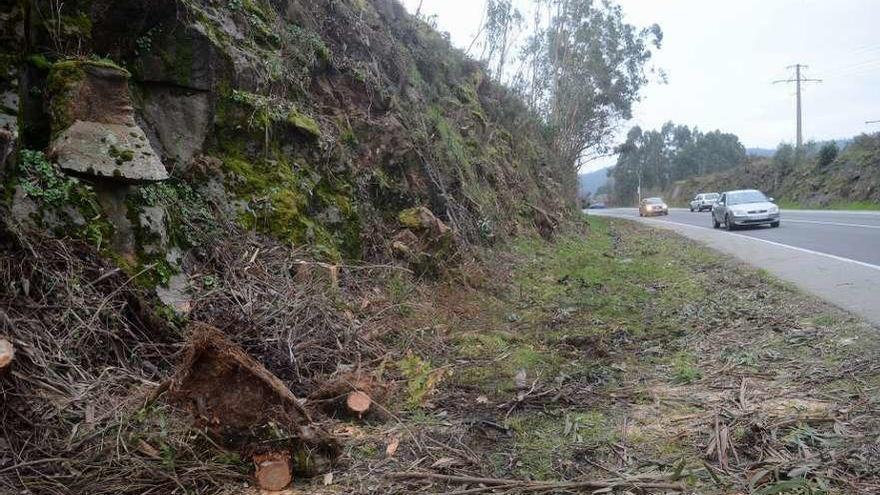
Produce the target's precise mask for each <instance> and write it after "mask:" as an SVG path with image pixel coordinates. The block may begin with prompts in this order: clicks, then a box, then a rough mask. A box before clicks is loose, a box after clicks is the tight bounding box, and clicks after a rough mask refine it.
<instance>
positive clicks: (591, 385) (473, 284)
mask: <svg viewBox="0 0 880 495" xmlns="http://www.w3.org/2000/svg"><path fill="white" fill-rule="evenodd" d="M499 253H501V254H499ZM453 279H454V280H453V281H447V282H444V283H439V284H436V285H431V286H428V285H415V284H412V283H411V282H409V281H405V280H401V281H400V282H399V284H398V285H399V287H396V288H394V287H395V286H394V284H392V289H393V290H391V292H392V293H397V294H398V296H399V303H398V304H396V305H394V306H393V308H394V310H393V311H391V312H389V313H387V314H386V316H385V317H383V318H382V319H380V320H379V321H377V322H376V324H375V325H374V326H375V327H380V328H382V329H383V330H382V331H381V332H380V334H381V337H379V338H381V340H382V341H383V342H384V343H385V344H387V345H388V346H389V348H393V349H397V350H398V351H399V352H400V354H401V355H403V356H405V357H404V358H403V359H402V360H401V361H400V362H398V363H396V365H395V366H396V367H397V369H398V370H400V373H401V375H402V378H401V379H400V380H399V383H398V384H397V385H398V391H399V393H398V394H397V395H396V396H395V399H392V400H393V401H394V402H393V403H390V404H385V407H387V408H388V409H389V411H393V412H392V413H391V418H392V419H389V420H387V421H384V422H373V423H371V422H365V423H359V422H357V421H353V422H344V423H339V424H338V425H337V427H336V430H335V433H336V434H337V435H339V437H340V439H341V440H342V442H343V443H344V444H345V445H347V447H346V452H345V454H344V456H343V458H344V459H343V462H342V463H341V464H340V466H338V467H337V468H336V469H335V470H334V471H332V472H331V473H329V474H327V475H325V476H324V477H322V478H320V479H316V480H314V481H313V483H312V485H310V486H305V485H303V486H300V487H298V489H301V490H302V491H303V492H306V493H377V492H378V491H381V492H383V493H388V494H397V493H401V494H402V493H414V492H427V493H575V492H584V490H585V489H586V492H592V491H593V490H595V489H598V488H601V487H602V486H607V488H605V491H604V492H610V491H616V492H618V493H642V492H651V493H665V492H670V493H671V492H676V491H679V492H680V491H683V492H685V493H731V494H733V493H755V494H772V493H798V494H800V493H841V494H842V493H866V494H867V493H877V492H878V490H880V467H878V466H880V414H878V408H880V394H878V387H880V360H878V359H877V357H878V356H880V352H878V351H880V337H878V333H877V329H875V328H872V327H870V326H869V325H867V324H865V323H863V322H861V321H859V320H857V319H855V318H853V317H852V316H850V315H848V314H846V313H845V312H843V311H841V310H838V309H836V308H834V307H831V306H829V305H827V304H824V303H822V302H820V301H817V300H815V299H813V298H811V297H809V296H806V295H804V294H801V293H799V292H798V291H796V290H794V289H793V288H791V287H788V286H786V285H784V284H783V283H781V282H779V281H777V280H775V279H773V278H772V277H770V276H769V275H767V274H765V273H762V272H760V271H756V270H753V269H750V268H747V267H744V266H742V265H740V264H738V263H736V262H734V261H732V260H730V259H726V258H724V257H722V256H720V255H717V254H715V253H712V252H708V251H706V250H705V249H703V248H701V247H699V246H698V245H696V244H694V243H691V242H689V241H686V240H684V239H682V238H680V237H677V236H675V235H674V234H671V233H667V232H661V231H655V230H651V229H648V228H646V227H641V226H637V225H635V224H632V223H628V222H625V221H622V220H601V219H594V220H591V221H590V224H589V226H588V228H587V229H586V234H571V235H568V236H564V237H562V238H559V239H557V240H556V241H555V242H553V243H546V242H543V241H540V240H533V239H525V240H520V241H518V242H516V243H515V244H514V245H513V246H512V249H505V250H499V251H498V252H496V253H495V254H487V255H486V256H485V259H482V260H477V261H475V262H474V263H470V264H465V265H464V266H463V267H462V268H461V270H460V272H459V273H458V275H457V276H456V277H453ZM400 473H419V474H418V476H421V477H418V478H409V477H407V475H406V474H400ZM424 473H433V474H431V475H428V476H424ZM435 474H439V475H446V476H453V477H454V478H442V477H439V476H434V475H435ZM467 477H482V478H490V479H484V480H476V479H474V480H471V479H470V478H467ZM502 480H504V481H502ZM528 480H535V481H540V482H558V481H562V480H566V481H569V482H571V481H588V480H592V481H598V482H599V483H598V485H596V486H592V485H590V486H586V487H585V486H575V485H572V484H571V483H569V484H567V485H562V484H553V483H549V484H548V483H545V484H541V483H534V482H528ZM603 483H604V485H603ZM652 483H654V484H655V485H656V486H652V485H651V484H652ZM667 485H669V486H667Z"/></svg>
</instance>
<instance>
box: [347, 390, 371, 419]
mask: <svg viewBox="0 0 880 495" xmlns="http://www.w3.org/2000/svg"><path fill="white" fill-rule="evenodd" d="M372 403H373V400H372V399H370V396H369V395H367V394H365V393H363V392H361V391H360V390H356V391H354V392H351V393H350V394H348V398H347V399H346V400H345V405H346V407H348V410H349V411H350V412H351V413H352V414H356V415H357V416H361V415H363V414H364V413H365V412H367V410H368V409H369V408H370V405H372Z"/></svg>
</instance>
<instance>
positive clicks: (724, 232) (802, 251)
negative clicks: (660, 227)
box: [606, 213, 880, 271]
mask: <svg viewBox="0 0 880 495" xmlns="http://www.w3.org/2000/svg"><path fill="white" fill-rule="evenodd" d="M606 216H612V217H617V218H624V219H631V220H635V218H634V217H627V216H625V215H615V214H613V213H612V214H609V215H606ZM783 221H785V220H783ZM788 221H789V222H790V221H791V220H788ZM642 223H644V224H646V225H651V223H652V222H642ZM663 223H670V224H674V225H681V226H682V227H692V228H695V229H704V230H711V231H713V232H718V233H719V234H728V235H732V236H736V237H742V238H743V239H751V240H753V241H758V242H763V243H765V244H770V245H773V246H778V247H784V248H788V249H792V250H794V251H799V252H801V253H807V254H813V255H816V256H822V257H825V258H829V259H833V260H837V261H843V262H845V263H854V264H856V265H859V266H864V267H865V268H870V269H872V270H877V271H880V266H878V265H872V264H871V263H865V262H864V261H859V260H854V259H850V258H844V257H843V256H836V255H833V254H828V253H823V252H821V251H813V250H812V249H806V248H802V247H797V246H791V245H789V244H783V243H781V242H776V241H768V240H767V239H761V238H760V237H752V236H748V235H742V234H734V233H733V232H728V231H725V230H718V231H716V230H715V229H713V228H711V227H701V226H699V225H693V224H689V223H680V222H673V221H671V220H666V221H665V222H663Z"/></svg>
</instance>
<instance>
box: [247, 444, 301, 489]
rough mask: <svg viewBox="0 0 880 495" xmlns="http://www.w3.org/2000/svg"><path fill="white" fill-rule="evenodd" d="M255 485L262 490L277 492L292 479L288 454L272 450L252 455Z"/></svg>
mask: <svg viewBox="0 0 880 495" xmlns="http://www.w3.org/2000/svg"><path fill="white" fill-rule="evenodd" d="M254 465H256V471H255V472H254V477H255V478H256V479H257V486H259V487H260V488H262V489H263V490H269V491H273V492H277V491H279V490H283V489H284V488H286V487H287V485H289V484H290V482H291V481H293V475H292V474H291V473H292V469H291V466H290V455H289V454H287V453H285V452H272V453H267V454H258V455H255V456H254Z"/></svg>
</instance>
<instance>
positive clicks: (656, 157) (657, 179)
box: [611, 122, 746, 202]
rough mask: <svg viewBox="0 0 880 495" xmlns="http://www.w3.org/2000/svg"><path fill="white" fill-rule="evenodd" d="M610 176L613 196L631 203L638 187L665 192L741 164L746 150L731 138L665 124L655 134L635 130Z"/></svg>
mask: <svg viewBox="0 0 880 495" xmlns="http://www.w3.org/2000/svg"><path fill="white" fill-rule="evenodd" d="M616 151H617V152H618V158H617V164H616V165H615V167H614V169H613V170H612V172H611V174H612V177H613V178H614V194H615V197H616V198H617V199H618V200H619V201H621V202H632V201H634V200H635V197H636V191H637V190H638V187H639V185H641V188H642V190H643V191H645V190H666V189H668V188H669V187H670V186H671V185H672V183H673V182H675V181H678V180H682V179H686V178H688V177H693V176H697V175H705V174H710V173H714V172H719V171H722V170H727V169H729V168H732V167H735V166H736V165H739V164H741V163H742V162H743V161H745V159H746V150H745V148H744V147H743V145H742V143H740V141H739V138H738V137H737V136H736V135H734V134H729V133H723V132H721V131H717V130H716V131H712V132H707V133H703V132H701V131H700V130H699V129H697V128H696V127H695V128H693V129H691V128H689V127H688V126H686V125H675V124H673V123H672V122H667V123H666V124H664V125H663V127H661V128H660V129H659V130H652V131H643V130H642V129H641V128H640V127H638V126H635V127H633V128H632V129H630V131H629V132H628V133H627V138H626V141H625V142H624V143H623V144H621V145H620V146H618V148H617V150H616Z"/></svg>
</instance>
